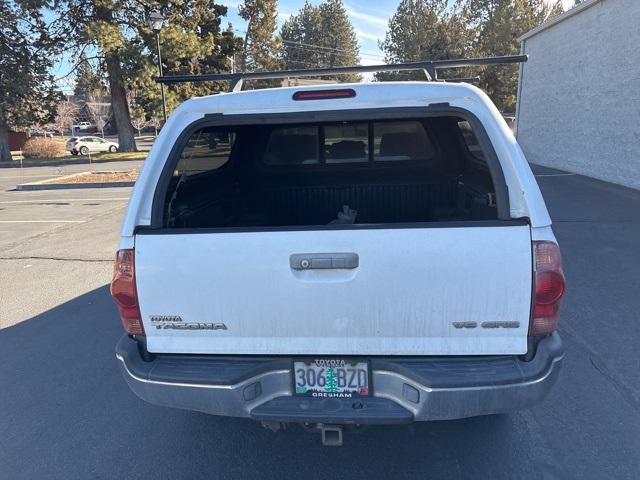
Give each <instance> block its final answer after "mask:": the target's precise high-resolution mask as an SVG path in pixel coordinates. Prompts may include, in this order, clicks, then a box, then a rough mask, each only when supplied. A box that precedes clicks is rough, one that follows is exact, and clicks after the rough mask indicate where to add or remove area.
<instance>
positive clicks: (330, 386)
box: [326, 367, 338, 393]
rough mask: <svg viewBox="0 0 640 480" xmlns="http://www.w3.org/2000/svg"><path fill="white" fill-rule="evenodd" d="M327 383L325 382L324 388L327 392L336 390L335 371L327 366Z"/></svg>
mask: <svg viewBox="0 0 640 480" xmlns="http://www.w3.org/2000/svg"><path fill="white" fill-rule="evenodd" d="M326 377H327V383H326V389H327V391H328V392H331V393H335V392H337V391H338V382H337V377H336V371H335V369H334V368H332V367H329V368H327V374H326Z"/></svg>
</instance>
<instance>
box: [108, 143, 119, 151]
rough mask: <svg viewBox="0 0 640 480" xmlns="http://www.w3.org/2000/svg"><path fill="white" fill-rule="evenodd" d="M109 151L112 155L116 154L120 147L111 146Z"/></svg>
mask: <svg viewBox="0 0 640 480" xmlns="http://www.w3.org/2000/svg"><path fill="white" fill-rule="evenodd" d="M109 151H110V152H111V153H116V152H117V151H118V147H116V146H115V145H111V146H110V147H109Z"/></svg>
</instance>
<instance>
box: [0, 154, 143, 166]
mask: <svg viewBox="0 0 640 480" xmlns="http://www.w3.org/2000/svg"><path fill="white" fill-rule="evenodd" d="M146 158H147V157H140V158H107V159H96V160H91V162H89V161H88V160H86V159H84V158H82V159H77V160H76V159H75V158H70V159H68V160H41V161H39V160H22V165H20V160H13V161H11V162H0V168H20V167H21V166H22V167H59V166H63V165H89V164H94V163H108V162H139V161H144V160H145V159H146Z"/></svg>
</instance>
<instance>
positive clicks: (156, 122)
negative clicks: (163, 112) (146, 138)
mask: <svg viewBox="0 0 640 480" xmlns="http://www.w3.org/2000/svg"><path fill="white" fill-rule="evenodd" d="M160 125H162V120H160V117H158V116H156V115H154V116H153V117H151V119H150V120H149V126H150V127H153V129H154V130H155V134H156V135H155V136H156V137H157V136H158V129H159V128H160Z"/></svg>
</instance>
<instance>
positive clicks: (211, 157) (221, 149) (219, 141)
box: [174, 127, 235, 176]
mask: <svg viewBox="0 0 640 480" xmlns="http://www.w3.org/2000/svg"><path fill="white" fill-rule="evenodd" d="M234 139H235V134H234V133H233V132H231V131H230V130H228V129H224V128H210V127H208V128H203V129H200V130H197V131H196V132H195V133H193V134H192V135H191V137H189V140H188V141H187V144H186V145H185V147H184V149H183V150H182V154H181V155H180V160H179V161H178V165H177V167H176V170H175V171H174V175H175V176H181V175H195V174H198V173H204V172H207V171H210V170H216V169H218V168H220V167H221V166H223V165H224V164H225V163H227V162H228V161H229V156H230V155H231V149H232V148H233V142H234Z"/></svg>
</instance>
